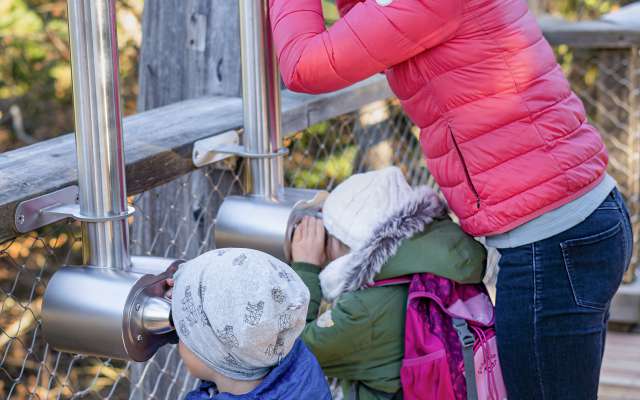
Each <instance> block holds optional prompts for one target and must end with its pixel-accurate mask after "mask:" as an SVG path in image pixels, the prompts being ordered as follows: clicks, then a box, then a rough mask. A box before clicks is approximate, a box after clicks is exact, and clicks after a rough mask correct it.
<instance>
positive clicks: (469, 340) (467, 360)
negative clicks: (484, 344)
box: [453, 318, 478, 400]
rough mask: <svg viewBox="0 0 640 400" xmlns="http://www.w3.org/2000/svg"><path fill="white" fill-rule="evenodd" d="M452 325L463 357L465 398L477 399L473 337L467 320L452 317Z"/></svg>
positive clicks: (469, 399)
mask: <svg viewBox="0 0 640 400" xmlns="http://www.w3.org/2000/svg"><path fill="white" fill-rule="evenodd" d="M453 327H454V328H455V329H456V332H458V338H460V343H462V355H463V357H464V376H465V380H466V382H467V400H478V389H477V386H476V368H475V365H474V362H473V344H474V343H475V338H474V336H473V333H471V331H470V330H469V325H468V324H467V321H465V320H464V319H460V318H453Z"/></svg>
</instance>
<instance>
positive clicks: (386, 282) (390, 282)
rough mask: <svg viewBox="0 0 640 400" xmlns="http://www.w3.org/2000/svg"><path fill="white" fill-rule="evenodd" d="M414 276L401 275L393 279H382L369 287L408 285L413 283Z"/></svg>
mask: <svg viewBox="0 0 640 400" xmlns="http://www.w3.org/2000/svg"><path fill="white" fill-rule="evenodd" d="M411 279H412V276H411V275H409V276H400V277H398V278H391V279H383V280H381V281H375V282H373V285H370V286H369V287H385V286H394V285H406V284H409V283H411Z"/></svg>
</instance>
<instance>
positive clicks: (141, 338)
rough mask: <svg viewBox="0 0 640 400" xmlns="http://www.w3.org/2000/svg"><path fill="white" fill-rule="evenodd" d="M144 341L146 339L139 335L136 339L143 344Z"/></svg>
mask: <svg viewBox="0 0 640 400" xmlns="http://www.w3.org/2000/svg"><path fill="white" fill-rule="evenodd" d="M143 339H144V337H143V336H142V335H138V337H136V340H137V341H138V342H142V340H143Z"/></svg>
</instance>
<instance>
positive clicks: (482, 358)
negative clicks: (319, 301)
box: [374, 273, 507, 400]
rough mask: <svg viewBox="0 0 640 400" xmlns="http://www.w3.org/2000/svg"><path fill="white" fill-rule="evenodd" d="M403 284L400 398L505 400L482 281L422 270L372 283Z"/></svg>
mask: <svg viewBox="0 0 640 400" xmlns="http://www.w3.org/2000/svg"><path fill="white" fill-rule="evenodd" d="M404 283H410V286H409V298H408V301H407V317H406V322H405V324H406V326H405V341H404V344H405V350H404V360H403V362H402V369H401V371H400V379H401V382H402V392H403V398H404V399H405V400H472V399H474V400H476V399H477V400H505V399H507V391H506V388H505V386H504V382H503V380H502V370H501V369H500V361H499V360H498V349H497V344H496V337H495V330H494V314H493V313H494V310H493V304H492V303H491V299H490V298H489V295H488V294H487V291H486V288H485V287H484V285H482V284H478V285H462V284H458V283H455V282H453V281H451V280H449V279H446V278H442V277H439V276H436V275H433V274H428V273H424V274H416V275H413V276H411V277H403V278H397V279H388V280H384V281H379V282H376V283H375V284H374V286H389V285H397V284H404ZM465 371H468V372H467V373H465ZM471 371H473V373H471ZM465 376H466V379H465Z"/></svg>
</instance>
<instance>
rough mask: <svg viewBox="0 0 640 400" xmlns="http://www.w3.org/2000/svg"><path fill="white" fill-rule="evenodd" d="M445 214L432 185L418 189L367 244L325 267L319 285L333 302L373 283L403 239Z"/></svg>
mask: <svg viewBox="0 0 640 400" xmlns="http://www.w3.org/2000/svg"><path fill="white" fill-rule="evenodd" d="M446 214H447V207H446V205H445V203H444V202H443V201H442V200H441V199H440V197H439V196H438V195H437V194H436V193H435V192H434V190H433V189H432V188H430V187H428V186H421V187H418V188H416V189H415V190H414V191H413V193H412V195H411V196H410V197H409V198H408V199H407V201H406V202H405V203H404V205H403V206H402V207H401V208H400V210H398V212H396V213H395V214H393V215H392V216H391V218H389V219H388V220H387V221H385V222H384V223H382V224H381V225H380V226H379V227H378V228H377V229H376V230H375V231H374V232H373V234H372V235H371V239H370V240H369V242H368V243H367V245H365V246H364V247H363V248H362V249H360V250H356V251H353V252H351V253H349V254H347V255H346V256H344V257H340V258H338V259H336V260H334V261H333V262H331V263H330V264H329V265H327V266H326V267H325V268H324V270H322V272H321V273H320V286H321V287H322V294H323V296H324V298H325V299H327V300H329V301H334V300H336V299H337V298H338V297H339V296H340V295H341V294H342V293H344V292H353V291H356V290H359V289H363V288H365V287H367V286H368V285H371V284H372V283H373V279H374V278H375V276H376V275H377V274H378V273H380V270H381V269H382V267H383V266H384V265H385V264H386V263H387V261H389V259H390V258H391V257H393V256H394V255H395V254H396V253H397V251H398V249H399V248H400V245H401V244H402V241H403V240H405V239H408V238H411V237H412V236H414V235H416V234H417V233H420V232H422V231H424V230H425V228H426V227H427V225H429V224H431V223H432V222H433V220H434V219H437V218H440V217H443V216H445V215H446Z"/></svg>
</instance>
